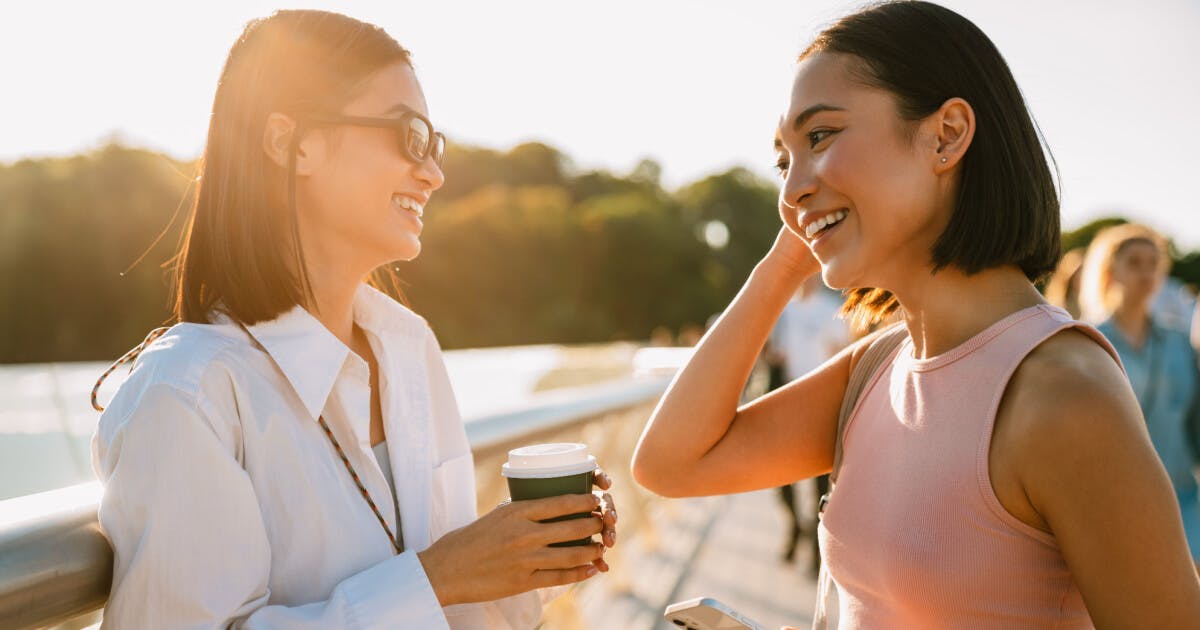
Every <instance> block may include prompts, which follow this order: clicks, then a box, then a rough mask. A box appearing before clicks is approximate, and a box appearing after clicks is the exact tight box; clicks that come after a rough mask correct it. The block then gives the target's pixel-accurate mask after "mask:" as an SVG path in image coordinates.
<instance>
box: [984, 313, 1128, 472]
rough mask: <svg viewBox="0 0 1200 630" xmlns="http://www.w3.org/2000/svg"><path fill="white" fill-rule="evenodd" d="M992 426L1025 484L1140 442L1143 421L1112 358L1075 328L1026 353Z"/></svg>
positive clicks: (1124, 379)
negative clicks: (1002, 437) (1005, 442)
mask: <svg viewBox="0 0 1200 630" xmlns="http://www.w3.org/2000/svg"><path fill="white" fill-rule="evenodd" d="M1000 413H1001V414H1002V416H1003V417H1002V418H1000V417H998V419H997V421H998V427H997V428H998V430H999V429H1000V428H1001V426H1000V422H1001V421H1003V423H1004V424H1005V425H1007V426H1006V427H1003V428H1004V430H1005V433H1006V438H1007V439H1008V440H1010V444H1012V446H1014V447H1016V448H1013V449H1011V450H1010V451H1009V452H1010V453H1014V454H1015V456H1016V457H1017V458H1018V461H1017V462H1015V463H1017V468H1018V469H1020V470H1022V471H1023V472H1024V473H1025V474H1022V475H1021V477H1022V478H1023V481H1025V482H1026V483H1027V484H1028V483H1029V482H1032V481H1033V480H1034V479H1036V478H1037V477H1040V476H1042V474H1053V472H1052V471H1056V470H1061V469H1062V467H1064V466H1078V465H1081V464H1083V459H1092V457H1093V456H1095V455H1099V454H1102V453H1109V454H1113V453H1114V452H1117V451H1124V450H1126V449H1127V447H1128V446H1129V445H1130V444H1131V442H1132V443H1137V442H1143V441H1144V442H1146V445H1145V446H1148V436H1147V434H1146V429H1145V423H1144V421H1143V420H1142V414H1141V409H1140V408H1139V407H1138V404H1137V399H1136V398H1135V397H1134V395H1133V391H1132V389H1131V388H1130V385H1129V381H1128V380H1127V379H1126V377H1125V374H1124V373H1123V372H1122V371H1121V368H1120V366H1119V365H1118V364H1117V362H1116V361H1115V360H1114V359H1113V357H1112V356H1111V355H1110V354H1109V353H1108V351H1107V350H1105V349H1104V348H1103V347H1101V346H1100V344H1098V343H1097V342H1096V341H1095V340H1094V339H1092V338H1091V337H1089V336H1088V335H1087V334H1086V333H1083V332H1081V331H1079V330H1076V329H1068V330H1063V331H1061V332H1059V333H1057V334H1055V335H1054V336H1052V337H1050V338H1049V339H1047V340H1046V341H1045V342H1043V343H1042V344H1041V345H1039V346H1038V347H1037V348H1035V349H1034V350H1033V351H1032V352H1030V353H1029V354H1028V355H1027V356H1026V357H1025V359H1024V360H1023V361H1022V363H1021V365H1020V366H1019V367H1018V368H1017V370H1016V372H1015V373H1014V374H1013V377H1012V379H1011V380H1010V381H1009V384H1008V389H1007V390H1006V392H1005V396H1004V402H1003V404H1002V408H1001V412H1000Z"/></svg>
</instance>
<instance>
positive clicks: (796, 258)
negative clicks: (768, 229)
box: [763, 225, 821, 282]
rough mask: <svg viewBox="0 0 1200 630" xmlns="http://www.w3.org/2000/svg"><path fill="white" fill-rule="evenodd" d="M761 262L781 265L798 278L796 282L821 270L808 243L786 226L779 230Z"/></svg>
mask: <svg viewBox="0 0 1200 630" xmlns="http://www.w3.org/2000/svg"><path fill="white" fill-rule="evenodd" d="M763 261H764V262H766V261H774V262H777V263H778V264H780V265H783V266H784V267H785V268H786V269H788V270H789V271H790V273H792V274H795V275H796V276H797V277H798V278H799V280H798V282H799V281H803V280H804V279H805V278H807V277H809V276H810V275H812V274H814V273H817V272H819V271H820V270H821V263H820V262H818V261H817V258H816V256H813V253H812V249H810V248H809V247H808V243H805V242H804V239H802V238H800V237H799V236H798V235H797V234H796V233H795V232H793V231H792V229H791V228H789V227H788V226H786V225H784V226H783V227H781V228H780V229H779V234H777V235H776V236H775V243H774V244H772V245H771V249H770V250H768V251H767V255H766V257H764V258H763Z"/></svg>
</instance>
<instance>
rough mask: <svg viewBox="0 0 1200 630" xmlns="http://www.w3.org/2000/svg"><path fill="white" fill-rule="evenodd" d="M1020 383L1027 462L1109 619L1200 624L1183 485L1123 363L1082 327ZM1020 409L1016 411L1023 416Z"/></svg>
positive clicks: (1127, 624)
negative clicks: (1178, 489)
mask: <svg viewBox="0 0 1200 630" xmlns="http://www.w3.org/2000/svg"><path fill="white" fill-rule="evenodd" d="M1044 347H1045V348H1046V350H1048V351H1049V352H1046V353H1042V354H1043V355H1050V356H1049V357H1048V359H1047V360H1035V361H1028V360H1027V364H1023V365H1022V367H1021V368H1020V370H1019V373H1018V375H1017V376H1015V377H1014V383H1013V384H1014V385H1017V389H1016V390H1014V388H1012V387H1011V386H1010V392H1011V395H1012V396H1013V400H1012V403H1013V404H1014V406H1015V407H1014V408H1017V409H1020V410H1021V412H1022V413H1021V415H1022V416H1023V417H1024V418H1025V419H1026V420H1027V421H1028V423H1029V424H1028V425H1027V426H1026V427H1023V428H1024V429H1025V431H1024V435H1025V436H1027V439H1025V440H1023V444H1022V446H1023V448H1022V449H1021V454H1020V455H1019V456H1017V461H1016V464H1017V466H1016V470H1017V471H1018V474H1019V476H1020V478H1021V483H1022V485H1023V486H1024V489H1025V492H1026V494H1027V495H1028V497H1029V502H1030V504H1031V505H1032V506H1033V507H1034V509H1035V510H1037V513H1038V514H1039V515H1040V516H1041V517H1042V518H1043V519H1044V520H1045V522H1046V525H1048V527H1049V529H1050V530H1051V531H1052V532H1053V533H1054V535H1055V537H1056V538H1057V540H1058V543H1059V545H1060V547H1061V548H1062V551H1063V555H1064V556H1065V558H1066V560H1067V564H1068V566H1069V567H1070V569H1071V574H1072V576H1073V577H1074V579H1075V583H1076V584H1077V585H1078V586H1079V589H1080V592H1081V593H1082V594H1083V599H1084V601H1085V603H1086V604H1087V608H1088V612H1089V613H1090V614H1091V616H1092V621H1093V622H1094V623H1095V624H1096V626H1097V627H1098V628H1196V627H1200V581H1198V579H1197V575H1196V570H1195V567H1194V565H1193V564H1192V559H1191V555H1190V554H1189V552H1188V547H1187V541H1186V539H1185V537H1184V532H1183V525H1182V522H1181V519H1180V515H1179V507H1178V505H1177V503H1176V499H1175V493H1174V491H1173V490H1172V488H1171V483H1170V481H1169V479H1168V478H1167V474H1166V472H1165V471H1164V470H1163V468H1162V464H1161V463H1160V462H1159V460H1158V456H1157V455H1156V453H1155V452H1154V448H1153V446H1152V445H1151V444H1150V439H1149V435H1148V433H1147V431H1146V427H1145V422H1144V420H1143V419H1142V414H1141V410H1140V409H1139V408H1138V405H1137V401H1136V399H1135V398H1134V396H1133V392H1132V391H1131V390H1130V388H1129V384H1128V382H1127V381H1126V380H1125V377H1124V375H1123V374H1121V371H1120V370H1119V369H1118V368H1117V366H1116V364H1115V363H1114V362H1113V361H1112V360H1111V359H1110V358H1109V357H1108V356H1107V354H1106V353H1105V352H1104V351H1103V350H1102V349H1101V348H1099V346H1097V345H1096V344H1095V343H1094V342H1092V341H1091V340H1088V339H1085V338H1084V337H1083V336H1082V335H1080V334H1079V333H1076V332H1068V333H1062V334H1060V335H1057V336H1056V337H1055V338H1054V339H1051V340H1050V341H1048V342H1047V343H1046V344H1044ZM1014 417H1015V416H1014Z"/></svg>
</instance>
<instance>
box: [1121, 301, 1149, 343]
mask: <svg viewBox="0 0 1200 630" xmlns="http://www.w3.org/2000/svg"><path fill="white" fill-rule="evenodd" d="M1112 318H1113V323H1114V324H1116V325H1117V328H1119V329H1120V330H1121V332H1123V333H1125V336H1126V337H1129V338H1130V339H1133V340H1135V341H1136V340H1139V339H1141V338H1142V337H1144V336H1145V335H1146V330H1147V329H1148V328H1149V327H1150V309H1149V308H1148V307H1147V305H1146V304H1132V303H1122V304H1121V305H1120V306H1118V307H1117V308H1116V310H1114V311H1113V314H1112Z"/></svg>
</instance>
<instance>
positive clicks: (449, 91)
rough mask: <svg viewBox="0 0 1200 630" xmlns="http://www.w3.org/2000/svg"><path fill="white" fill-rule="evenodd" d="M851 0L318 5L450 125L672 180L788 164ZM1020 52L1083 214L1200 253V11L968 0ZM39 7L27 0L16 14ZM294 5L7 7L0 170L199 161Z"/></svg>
mask: <svg viewBox="0 0 1200 630" xmlns="http://www.w3.org/2000/svg"><path fill="white" fill-rule="evenodd" d="M857 4H858V3H852V2H839V1H835V0H803V1H801V0H788V1H775V0H772V1H745V2H730V1H728V0H724V1H690V2H685V1H683V0H669V1H668V0H640V1H639V0H608V1H606V2H600V3H584V2H575V1H567V0H550V1H525V0H506V1H503V2H496V1H494V0H491V1H481V2H461V1H449V0H447V1H427V2H424V3H416V2H397V1H395V0H392V1H388V2H354V3H350V2H330V3H324V4H314V3H310V2H300V3H297V5H290V6H314V7H319V8H327V9H332V10H336V11H341V12H343V13H347V14H349V15H352V16H354V17H357V18H360V19H364V20H367V21H370V22H374V23H376V24H379V25H380V26H383V27H384V28H385V29H387V30H388V32H390V33H391V34H392V35H393V36H394V37H396V39H397V40H399V41H400V43H401V44H403V45H404V46H405V47H407V48H409V49H410V50H412V51H413V53H414V59H415V62H416V64H417V71H418V75H419V76H420V78H421V80H422V82H423V84H424V86H425V91H426V95H427V98H428V101H429V104H430V109H431V113H432V117H433V119H434V123H435V124H436V125H438V126H439V127H441V128H444V129H446V131H447V132H448V133H449V134H450V135H451V136H452V137H453V138H455V139H457V140H460V141H465V142H469V143H474V144H479V145H484V146H490V147H495V148H501V149H503V148H508V147H510V146H512V145H513V144H515V143H518V142H521V141H525V140H541V141H544V142H546V143H548V144H551V145H553V146H555V147H558V148H559V149H561V150H563V151H564V152H565V153H567V154H568V155H570V156H571V157H572V158H574V159H575V161H576V164H577V165H579V166H581V167H584V168H593V167H601V168H608V169H611V170H614V171H616V172H618V173H623V172H627V171H628V170H629V169H630V168H632V166H633V165H634V164H636V163H637V161H638V160H639V159H641V158H643V157H651V158H653V159H655V160H657V161H659V162H660V163H661V164H662V165H663V170H664V180H665V183H666V184H667V185H668V186H672V187H673V186H678V185H680V184H683V183H686V182H689V181H691V180H694V179H696V178H699V177H702V176H704V175H707V174H710V173H714V172H717V171H719V170H723V169H725V168H728V167H729V166H733V165H737V164H741V165H746V166H749V167H750V168H752V169H754V170H755V171H757V172H759V173H762V174H763V175H764V176H771V170H770V166H771V164H772V154H771V152H770V144H771V134H772V131H773V129H774V126H775V124H776V121H777V119H778V116H779V115H780V113H781V112H782V109H783V107H784V104H785V100H786V96H787V92H788V88H789V81H790V72H791V62H792V59H794V57H795V55H796V53H797V52H799V51H800V50H801V48H802V47H803V45H804V44H806V43H807V42H808V41H809V39H810V38H811V37H812V35H813V34H815V32H816V31H817V30H818V27H819V26H820V25H822V24H825V23H827V22H829V21H831V20H833V19H835V18H836V17H838V16H840V15H843V14H845V13H847V12H849V11H851V10H853V8H854V7H855V6H857ZM944 4H946V5H948V6H950V7H951V8H953V9H955V10H957V11H959V12H960V13H962V14H964V15H966V16H967V17H968V18H970V19H972V20H973V21H975V23H976V24H978V25H979V26H980V27H981V28H982V29H983V30H984V31H985V32H986V33H988V34H989V36H991V37H992V39H993V40H994V41H995V42H996V44H997V45H998V46H999V48H1000V50H1001V52H1002V53H1004V55H1005V57H1006V58H1007V59H1008V62H1009V64H1010V66H1011V67H1012V69H1013V71H1014V73H1015V74H1016V77H1017V82H1018V84H1019V85H1020V86H1021V88H1022V90H1023V91H1024V93H1025V95H1026V98H1027V99H1028V101H1029V104H1030V106H1031V107H1032V109H1033V112H1034V115H1035V116H1036V118H1037V120H1038V122H1039V123H1040V125H1041V128H1042V130H1043V132H1044V133H1045V135H1046V137H1047V139H1048V140H1049V143H1050V147H1051V149H1052V150H1053V151H1054V154H1055V156H1056V157H1057V159H1058V164H1059V167H1060V169H1061V172H1062V177H1063V186H1064V197H1063V224H1064V226H1065V227H1067V228H1072V227H1078V226H1079V225H1081V224H1083V223H1084V222H1086V221H1088V220H1090V219H1092V218H1096V217H1098V216H1103V215H1107V214H1112V213H1114V212H1119V213H1122V214H1125V215H1127V216H1130V217H1133V218H1136V219H1140V220H1143V221H1146V222H1149V223H1151V224H1152V225H1154V226H1157V227H1158V228H1160V229H1162V230H1164V231H1166V232H1167V233H1169V234H1171V235H1172V236H1173V237H1174V238H1176V240H1177V242H1178V243H1179V244H1180V245H1182V246H1184V247H1185V248H1186V249H1196V248H1200V217H1198V216H1197V215H1198V214H1200V202H1198V201H1197V198H1196V195H1195V192H1194V191H1195V188H1196V185H1195V184H1196V181H1197V180H1198V179H1200V63H1198V62H1200V37H1197V36H1196V34H1197V33H1200V3H1197V2H1195V1H1194V0H1191V1H1189V0H1143V1H1139V2H1133V1H1128V2H1117V1H1115V0H1077V1H1070V2H1067V1H1062V0H1056V1H1054V2H1050V1H1047V0H1006V1H1005V2H994V1H988V0H947V1H946V2H944ZM14 7H19V8H14ZM276 8H280V5H279V4H277V3H274V2H271V3H268V2H260V1H243V2H207V3H186V4H185V3H174V2H171V3H168V2H163V1H161V0H158V1H155V2H115V1H114V2H87V3H84V2H77V3H66V2H55V1H41V2H21V3H6V5H5V6H4V8H0V81H2V83H0V85H2V86H3V90H2V92H3V95H4V96H3V98H2V99H0V112H3V116H0V162H8V161H12V160H15V159H19V158H21V157H26V156H43V155H61V154H67V153H73V152H77V151H80V150H84V149H87V148H90V147H94V146H97V145H98V144H100V143H102V142H103V140H104V139H105V138H107V137H109V136H111V135H112V134H113V133H117V134H119V136H120V137H121V138H123V139H124V140H125V141H126V142H129V143H132V144H135V145H140V146H147V147H150V148H153V149H157V150H161V151H165V152H167V153H169V154H171V155H174V156H176V157H181V158H191V157H196V156H198V155H199V153H200V151H201V150H202V148H203V143H204V137H205V131H206V125H207V120H208V113H209V110H210V107H211V104H212V95H213V91H214V89H215V86H216V80H217V76H218V74H219V73H220V69H221V66H222V64H223V63H224V59H225V55H226V54H227V52H228V50H229V46H230V45H231V44H232V43H233V40H234V39H235V38H236V36H237V34H238V33H239V32H240V30H241V28H242V26H243V25H244V23H245V22H246V21H247V20H248V19H250V18H253V17H258V16H263V15H266V14H268V13H270V12H271V11H273V10H274V9H276Z"/></svg>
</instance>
